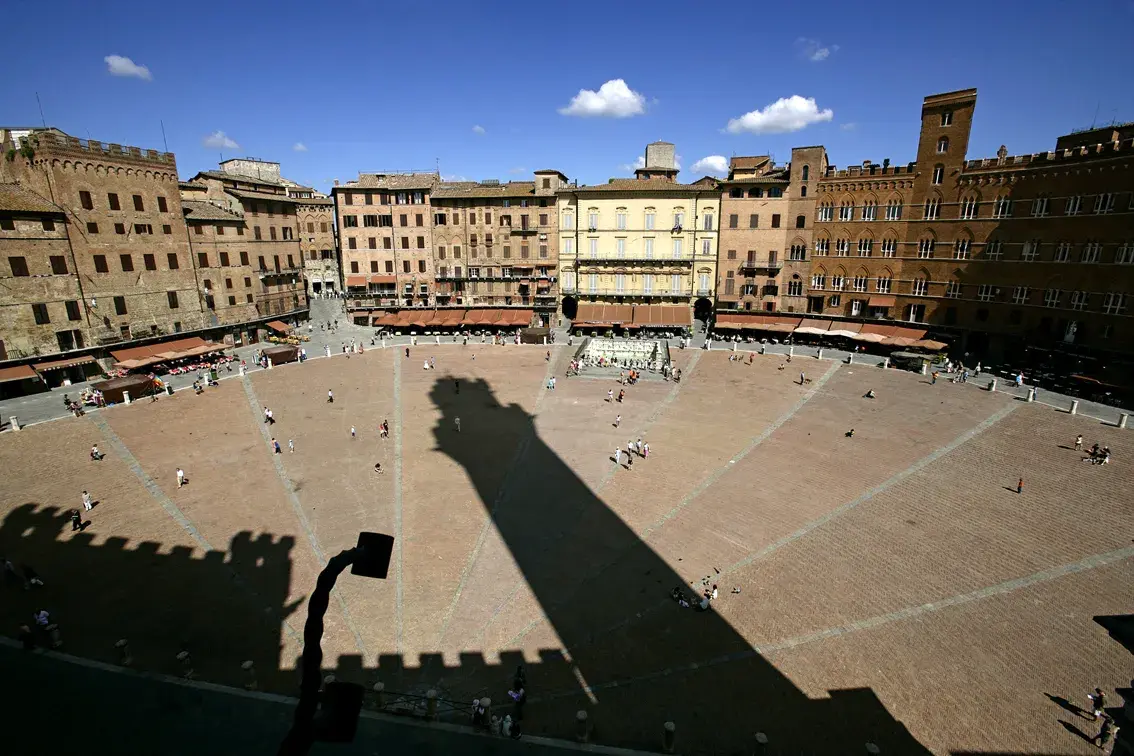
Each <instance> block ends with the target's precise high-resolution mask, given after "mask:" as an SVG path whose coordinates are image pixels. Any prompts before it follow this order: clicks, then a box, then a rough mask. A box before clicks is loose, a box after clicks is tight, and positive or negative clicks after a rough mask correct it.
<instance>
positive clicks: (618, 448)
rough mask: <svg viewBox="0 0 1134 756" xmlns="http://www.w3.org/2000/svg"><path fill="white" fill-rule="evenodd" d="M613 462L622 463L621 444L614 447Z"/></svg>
mask: <svg viewBox="0 0 1134 756" xmlns="http://www.w3.org/2000/svg"><path fill="white" fill-rule="evenodd" d="M614 464H616V465H621V464H622V447H621V446H616V447H614Z"/></svg>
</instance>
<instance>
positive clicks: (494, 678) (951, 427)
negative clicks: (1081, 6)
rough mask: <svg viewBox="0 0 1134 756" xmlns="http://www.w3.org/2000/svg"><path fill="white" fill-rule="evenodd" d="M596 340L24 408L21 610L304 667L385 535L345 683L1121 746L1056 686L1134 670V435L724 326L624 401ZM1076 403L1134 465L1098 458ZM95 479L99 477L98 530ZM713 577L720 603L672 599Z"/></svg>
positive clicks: (1094, 431)
mask: <svg viewBox="0 0 1134 756" xmlns="http://www.w3.org/2000/svg"><path fill="white" fill-rule="evenodd" d="M573 352H574V349H571V350H568V348H567V347H563V346H560V347H555V348H553V351H552V359H551V361H550V362H549V361H547V360H546V359H545V351H544V350H543V349H542V348H535V347H515V346H507V347H500V346H483V345H469V346H467V347H466V346H460V345H456V344H445V345H441V346H437V345H419V346H416V347H413V348H412V349H411V355H410V357H408V358H407V357H406V356H405V353H404V351H402V350H401V349H393V348H391V349H385V350H382V349H373V350H371V351H368V352H366V353H365V354H361V355H353V356H352V357H350V358H349V359H348V358H346V357H344V356H342V355H336V356H335V357H334V358H332V359H314V360H310V361H309V362H307V363H304V364H302V365H288V366H282V367H279V368H277V369H273V370H271V371H263V372H258V373H256V374H254V375H252V376H250V377H249V378H247V379H241V378H233V379H230V380H225V381H222V382H221V385H220V386H219V387H218V388H214V389H209V390H207V391H206V392H205V393H204V394H203V395H201V396H194V395H193V393H192V392H191V391H181V392H178V393H177V394H176V395H175V396H173V397H163V398H162V399H161V400H160V401H158V402H157V403H154V404H151V403H148V402H142V403H135V404H133V405H131V406H129V407H116V408H112V409H109V410H105V411H102V412H98V413H91V414H88V415H87V416H86V417H84V418H79V419H76V418H68V419H65V420H59V421H56V422H51V423H44V424H40V425H35V426H32V427H29V428H26V429H24V430H23V431H20V432H19V433H5V434H3V435H0V469H3V470H4V472H5V476H4V485H3V486H2V488H0V517H2V518H3V520H2V524H0V555H3V556H5V557H7V558H10V559H12V560H13V561H14V562H15V563H16V564H17V565H19V564H22V563H27V564H31V565H34V566H35V568H36V570H37V571H38V572H39V573H40V574H41V575H43V576H44V578H45V580H46V582H47V585H45V586H44V587H43V588H40V589H37V590H31V591H24V590H23V589H22V586H21V585H18V584H17V581H15V580H8V582H7V584H6V585H5V588H4V591H5V593H4V599H5V600H4V601H3V602H2V603H0V621H2V622H3V623H4V624H3V627H4V632H5V633H6V634H9V635H15V634H16V630H17V628H18V626H19V625H20V624H23V623H26V622H28V621H29V620H30V619H31V613H32V611H33V610H34V609H37V608H40V607H41V606H43V607H46V608H48V609H49V610H50V611H52V613H53V615H54V617H55V618H57V620H58V622H59V623H60V626H61V628H62V630H63V633H64V639H65V644H66V645H65V649H66V650H68V651H70V652H71V653H75V654H78V655H81V656H86V657H90V658H94V659H99V660H103V661H107V662H111V663H116V662H117V661H118V660H119V659H120V654H119V651H118V650H116V649H115V646H114V644H115V642H116V641H117V640H118V639H120V638H128V640H129V642H130V648H131V651H132V653H133V656H134V657H135V659H136V661H135V665H136V666H138V667H139V668H144V669H150V670H154V671H160V672H168V673H171V674H177V673H178V672H179V671H180V669H179V663H178V662H177V659H176V658H175V657H176V654H177V652H178V651H179V650H180V649H181V648H182V647H185V648H188V649H190V650H191V652H192V654H193V658H194V662H195V665H196V668H197V674H198V676H200V677H203V678H205V679H208V680H214V681H217V682H221V683H225V684H237V685H238V684H243V683H244V682H246V681H247V679H248V673H247V672H246V671H245V670H242V669H241V663H242V662H244V661H246V660H252V661H254V664H255V669H256V675H257V678H258V680H257V681H258V683H259V684H260V685H261V686H262V687H266V688H268V689H272V690H278V691H281V692H286V693H291V692H294V690H295V686H296V682H297V680H296V673H295V670H296V659H297V656H298V655H299V654H300V653H301V651H302V643H301V637H300V635H301V632H302V624H303V620H304V618H305V616H306V610H307V597H308V596H309V595H310V593H311V590H312V588H313V586H314V584H315V579H316V576H317V574H318V572H319V570H320V569H321V567H322V566H323V565H324V564H325V562H326V559H327V558H329V557H330V556H332V555H334V554H335V553H337V552H338V551H339V550H341V549H344V548H349V547H351V546H352V545H353V544H354V542H355V539H356V537H357V534H358V532H359V531H362V530H371V531H381V532H387V533H391V534H394V535H395V536H396V538H397V546H396V551H395V554H394V559H393V562H392V565H391V573H390V576H389V579H388V580H386V581H365V580H362V579H359V578H357V577H353V576H350V575H349V574H346V575H343V576H342V577H341V578H340V580H339V582H338V587H337V588H336V591H335V593H334V595H333V597H332V601H331V603H330V607H329V610H328V613H327V617H326V625H325V632H324V638H323V649H324V666H325V667H326V668H327V670H328V671H329V672H332V671H333V672H334V673H335V674H336V675H338V676H339V677H341V678H343V679H348V680H355V681H358V682H366V683H372V682H374V681H378V680H381V681H382V682H384V683H385V684H386V686H387V689H388V690H401V691H407V692H418V693H420V692H423V691H424V690H425V689H426V688H436V689H438V690H439V691H441V694H442V696H443V697H447V698H452V699H454V700H458V701H466V700H470V701H471V699H472V697H473V696H476V695H490V696H492V697H493V699H494V700H495V701H496V702H497V703H502V702H503V701H504V699H505V695H504V694H505V691H506V690H507V689H508V687H509V685H510V683H511V674H512V672H513V670H514V669H515V666H516V665H517V664H519V663H524V664H525V665H526V666H527V668H528V690H529V695H530V703H529V706H528V709H527V712H526V714H527V725H528V727H527V731H528V732H532V733H543V734H548V735H554V736H559V737H565V738H570V737H571V736H572V726H573V718H574V714H575V712H576V711H577V710H579V709H586V710H588V711H589V712H590V716H591V719H592V722H594V723H595V739H596V740H598V741H599V742H602V743H606V744H613V745H625V746H632V747H646V748H653V747H656V745H657V743H658V741H659V738H660V732H661V725H662V723H663V722H665V721H667V720H669V721H674V722H675V723H677V725H678V732H679V750H681V751H682V752H684V753H711V752H716V753H719V752H741V751H743V750H744V749H746V748H748V747H749V746H750V745H751V737H752V733H753V732H754V731H755V730H756V729H761V730H764V731H765V732H767V733H768V735H769V737H770V738H771V739H772V740H773V742H775V743H782V744H789V743H790V744H791V745H790V746H789V745H784V746H783V748H784V749H785V752H793V753H794V752H800V753H824V754H826V753H830V754H841V753H851V752H858V751H859V749H861V747H862V744H863V743H865V742H867V741H872V742H876V743H878V744H879V745H880V746H881V747H882V749H883V753H941V754H945V753H955V752H956V753H959V752H974V751H987V752H993V751H1001V752H1007V751H1012V752H1021V753H1025V752H1026V753H1090V752H1093V749H1091V748H1090V746H1089V745H1087V744H1086V743H1085V742H1084V741H1083V740H1082V739H1079V738H1076V737H1075V736H1074V735H1073V734H1072V733H1071V732H1069V731H1068V730H1067V729H1066V728H1065V727H1063V726H1061V725H1060V724H1059V722H1060V720H1061V719H1063V720H1064V721H1067V720H1068V718H1069V717H1070V716H1071V715H1070V714H1069V713H1068V712H1066V711H1064V710H1063V709H1061V708H1060V707H1059V706H1057V705H1055V704H1054V703H1052V701H1051V700H1050V699H1049V698H1048V697H1046V696H1045V695H1044V694H1045V693H1046V694H1051V695H1053V696H1063V697H1065V698H1067V699H1069V700H1071V701H1074V702H1079V701H1081V700H1083V698H1082V697H1083V696H1085V695H1086V692H1087V691H1088V690H1089V689H1090V688H1093V687H1094V686H1095V685H1099V686H1101V687H1103V688H1104V689H1106V690H1108V691H1113V690H1114V689H1115V688H1116V687H1121V686H1123V685H1124V684H1125V683H1126V682H1127V679H1128V677H1129V674H1128V669H1129V655H1128V652H1127V651H1126V650H1125V649H1124V648H1123V647H1122V646H1121V644H1119V643H1118V642H1116V641H1114V640H1112V639H1111V638H1110V637H1109V636H1108V635H1107V632H1106V630H1104V629H1103V627H1102V626H1101V625H1099V624H1098V623H1097V622H1095V621H1094V617H1096V616H1102V615H1115V614H1124V613H1127V612H1129V606H1130V600H1131V598H1134V595H1132V594H1131V592H1130V589H1129V587H1128V586H1129V585H1130V583H1131V579H1132V578H1134V561H1132V559H1131V558H1132V557H1134V548H1132V547H1131V543H1130V541H1129V534H1130V532H1131V526H1132V525H1134V514H1132V513H1131V510H1130V507H1129V502H1130V501H1134V476H1132V475H1131V474H1130V472H1129V468H1128V467H1127V465H1128V454H1127V449H1126V446H1127V445H1126V444H1124V443H1123V442H1124V440H1125V439H1127V438H1129V435H1128V433H1129V431H1125V430H1119V429H1117V428H1114V427H1111V426H1104V425H1100V424H1099V423H1098V422H1097V421H1094V420H1090V419H1088V418H1083V417H1072V416H1069V415H1067V414H1066V413H1061V412H1056V411H1053V410H1051V409H1050V408H1048V407H1041V406H1037V405H1031V404H1027V403H1025V402H1020V401H1017V400H1015V399H1013V398H1011V397H1007V396H1005V395H1003V394H992V393H989V392H986V391H981V390H978V389H977V388H976V387H974V386H958V385H952V384H949V383H946V382H939V383H938V384H937V385H935V386H930V385H928V382H927V381H925V380H923V379H922V378H921V377H920V376H916V375H912V374H909V373H904V372H899V371H884V370H880V369H877V368H873V367H864V366H860V365H845V364H837V363H833V362H827V361H818V360H814V359H811V360H807V359H798V358H797V359H796V360H794V361H793V362H792V364H791V365H787V366H785V367H784V369H780V367H781V364H782V358H780V357H772V356H767V357H757V358H756V360H755V362H754V364H752V365H748V364H746V363H736V362H729V360H728V357H727V355H726V354H724V353H721V352H715V351H714V352H693V351H687V352H680V353H678V354H677V358H678V359H679V360H680V362H681V365H682V366H683V369H684V370H685V379H684V380H683V381H682V382H681V383H680V384H675V383H670V382H662V381H649V382H643V383H642V384H640V385H638V386H632V387H626V392H627V394H626V398H625V401H624V402H623V403H621V404H619V403H610V402H607V401H606V392H607V390H608V389H612V388H613V389H614V390H615V393H617V391H618V389H619V385H618V383H617V381H616V379H614V378H593V377H580V378H567V377H565V374H564V372H565V368H566V365H567V362H568V361H569V359H570V357H571V354H572V353H573ZM431 359H433V360H434V361H435V368H433V369H426V368H424V367H423V364H424V363H426V362H428V361H429V360H431ZM801 369H802V370H806V372H807V374H808V377H809V378H810V379H811V380H810V382H809V383H807V384H805V385H803V386H801V385H799V380H798V379H799V372H800V370H801ZM552 375H554V376H556V377H557V378H558V380H557V386H556V388H555V389H554V390H548V389H547V378H548V377H549V376H552ZM328 389H330V390H333V392H334V396H335V401H334V403H328V402H327V391H328ZM868 389H873V390H874V391H875V393H876V398H874V399H866V398H864V397H863V395H864V394H865V393H866V391H867V390H868ZM265 407H270V408H271V409H272V410H273V413H274V416H275V419H276V422H275V424H273V425H267V424H265V423H264V422H263V408H265ZM617 415H621V416H622V420H621V423H620V424H619V426H618V427H614V425H613V423H614V419H615V417H616V416H617ZM458 417H459V418H460V430H459V431H458V429H457V418H458ZM383 420H388V421H389V423H390V426H391V434H390V438H388V439H387V438H381V437H380V435H379V425H380V423H381V422H382V421H383ZM352 426H353V427H354V428H355V435H354V436H353V437H352V435H351V432H350V429H351V427H352ZM851 428H854V429H855V433H854V436H853V437H847V435H846V433H847V431H848V430H850V429H851ZM1077 433H1082V434H1084V436H1085V438H1086V441H1087V445H1088V446H1089V445H1090V444H1092V443H1094V442H1095V441H1098V442H1099V443H1101V444H1109V445H1110V446H1111V448H1112V449H1113V450H1114V461H1113V462H1112V464H1110V465H1106V466H1095V465H1088V464H1083V463H1082V462H1081V461H1080V460H1081V455H1080V454H1078V453H1077V452H1075V451H1074V450H1073V449H1071V448H1069V447H1070V445H1071V444H1072V442H1073V440H1074V437H1075V435H1076V434H1077ZM272 437H275V438H276V439H277V440H278V441H279V442H280V444H281V448H282V454H274V453H273V450H272V448H271V446H270V443H269V440H270V439H271V438H272ZM638 438H642V439H643V440H644V441H646V442H648V443H649V444H650V448H651V453H650V456H649V458H648V459H646V458H643V457H640V456H637V455H635V457H634V464H633V465H632V467H627V466H626V464H625V461H626V454H625V450H626V445H627V443H628V442H636V441H637V439H638ZM289 440H291V441H294V444H295V451H294V452H291V451H290V449H289V445H288V441H289ZM96 442H97V443H98V444H99V446H100V448H101V449H102V450H103V451H104V452H105V453H106V458H105V459H104V460H103V461H101V462H91V461H90V460H89V459H88V457H87V450H88V449H89V447H90V445H91V444H92V443H96ZM616 446H617V447H620V448H621V449H622V450H623V454H622V462H623V464H622V465H620V466H616V465H615V463H614V461H613V460H612V459H611V456H612V454H613V451H614V449H615V447H616ZM376 462H377V463H381V465H382V467H383V470H384V472H383V473H382V474H377V473H375V472H374V470H373V467H374V464H375V463H376ZM178 466H180V467H183V468H184V469H185V471H186V473H187V475H188V478H189V484H188V485H187V486H185V487H184V488H181V489H178V488H177V486H176V480H175V477H174V471H175V470H176V468H177V467H178ZM1019 477H1023V478H1024V480H1025V485H1024V492H1023V493H1022V494H1017V493H1015V492H1014V490H1010V489H1012V488H1013V487H1014V486H1015V483H1016V481H1017V479H1018V478H1019ZM84 489H87V490H89V491H90V492H91V493H92V495H93V497H94V498H95V499H97V500H98V501H99V504H98V506H96V507H95V509H94V510H93V511H92V512H90V513H86V515H85V519H87V520H89V525H88V526H87V527H86V528H85V530H84V531H83V532H81V533H74V534H72V533H71V532H70V530H71V525H70V523H69V521H68V519H67V510H69V509H70V508H73V507H75V506H79V502H80V495H81V492H82V491H83V490H84ZM706 579H707V580H708V583H709V584H710V585H711V584H713V583H716V584H717V585H718V586H719V591H720V595H719V598H718V599H717V600H716V601H715V602H714V603H713V605H712V609H711V610H710V611H708V612H703V613H702V612H697V611H694V610H693V609H682V608H680V607H679V606H678V605H677V604H676V603H675V602H674V601H673V600H672V599H670V597H669V596H670V591H671V590H672V589H673V588H674V587H675V586H682V587H683V590H684V592H685V593H686V595H688V596H690V597H692V596H694V594H699V593H700V591H701V590H702V589H703V588H704V582H703V581H705V580H706ZM734 589H738V590H739V592H738V593H733V590H734ZM1111 699H1112V701H1113V702H1114V703H1115V705H1120V703H1121V702H1120V700H1119V698H1118V696H1116V695H1112V696H1111ZM1078 725H1079V726H1080V728H1081V729H1090V725H1089V723H1086V722H1085V720H1080V721H1079V722H1078ZM1092 734H1093V733H1092Z"/></svg>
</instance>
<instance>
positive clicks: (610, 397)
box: [606, 389, 614, 402]
mask: <svg viewBox="0 0 1134 756" xmlns="http://www.w3.org/2000/svg"><path fill="white" fill-rule="evenodd" d="M606 400H607V401H608V402H613V401H614V389H610V390H609V391H607V392H606Z"/></svg>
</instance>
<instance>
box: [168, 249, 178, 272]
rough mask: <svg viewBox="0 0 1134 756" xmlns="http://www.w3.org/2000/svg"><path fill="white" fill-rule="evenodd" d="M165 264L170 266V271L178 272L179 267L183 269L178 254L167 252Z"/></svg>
mask: <svg viewBox="0 0 1134 756" xmlns="http://www.w3.org/2000/svg"><path fill="white" fill-rule="evenodd" d="M165 262H166V265H168V266H169V269H170V270H177V269H178V268H179V267H181V266H180V264H179V263H178V262H177V253H176V252H167V253H166V255H165Z"/></svg>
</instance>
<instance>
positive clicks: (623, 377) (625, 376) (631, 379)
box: [618, 369, 642, 401]
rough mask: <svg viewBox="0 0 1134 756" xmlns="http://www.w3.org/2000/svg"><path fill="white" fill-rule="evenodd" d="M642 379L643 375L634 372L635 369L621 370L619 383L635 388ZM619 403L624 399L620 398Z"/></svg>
mask: <svg viewBox="0 0 1134 756" xmlns="http://www.w3.org/2000/svg"><path fill="white" fill-rule="evenodd" d="M641 377H642V374H641V373H640V372H639V371H637V370H633V369H631V370H629V371H621V370H620V371H619V372H618V382H619V383H620V384H622V385H630V386H633V385H634V384H636V383H637V382H638V379H639V378H641ZM618 401H622V399H621V398H620V399H619V400H618Z"/></svg>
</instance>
